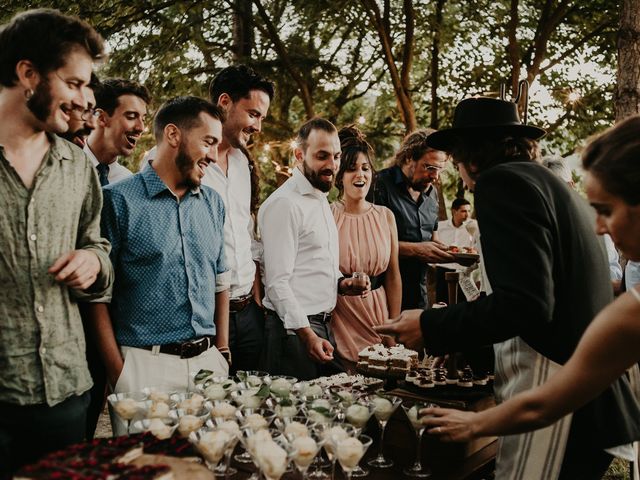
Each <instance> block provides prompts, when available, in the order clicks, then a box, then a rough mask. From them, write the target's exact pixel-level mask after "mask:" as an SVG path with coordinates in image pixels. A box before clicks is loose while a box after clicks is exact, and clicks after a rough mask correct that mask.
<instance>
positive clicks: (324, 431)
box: [309, 422, 357, 479]
mask: <svg viewBox="0 0 640 480" xmlns="http://www.w3.org/2000/svg"><path fill="white" fill-rule="evenodd" d="M314 430H315V431H316V432H317V435H318V438H320V439H321V440H323V441H324V445H323V447H324V451H325V453H326V454H327V458H328V459H329V462H331V478H332V479H333V478H335V474H336V461H337V457H336V442H337V441H338V440H342V439H345V438H349V437H355V436H357V431H356V428H355V427H354V426H353V425H349V424H346V423H340V422H332V423H321V424H316V425H315V427H314ZM309 478H324V473H322V470H320V469H317V470H316V471H315V472H314V473H311V474H310V475H309Z"/></svg>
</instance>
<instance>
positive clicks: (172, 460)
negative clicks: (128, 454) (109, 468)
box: [131, 453, 215, 480]
mask: <svg viewBox="0 0 640 480" xmlns="http://www.w3.org/2000/svg"><path fill="white" fill-rule="evenodd" d="M131 465H135V466H136V467H143V466H145V465H168V466H169V467H170V468H171V473H172V474H173V477H172V478H173V480H211V479H215V477H214V475H213V472H212V471H211V470H209V469H208V468H207V467H205V466H204V465H202V464H201V463H199V462H197V461H190V460H185V459H184V458H177V457H169V456H167V455H149V454H147V453H144V454H142V455H141V456H139V457H138V458H136V459H135V460H134V461H132V462H131Z"/></svg>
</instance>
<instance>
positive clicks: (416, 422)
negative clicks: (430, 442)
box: [402, 402, 437, 478]
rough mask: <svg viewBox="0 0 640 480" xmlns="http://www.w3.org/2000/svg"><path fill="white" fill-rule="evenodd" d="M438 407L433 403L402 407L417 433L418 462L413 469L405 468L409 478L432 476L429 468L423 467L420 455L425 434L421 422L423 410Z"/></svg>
mask: <svg viewBox="0 0 640 480" xmlns="http://www.w3.org/2000/svg"><path fill="white" fill-rule="evenodd" d="M430 407H437V405H435V404H433V403H426V402H415V403H414V404H413V405H412V406H408V405H404V404H403V405H402V409H403V410H404V411H405V413H406V414H407V418H408V419H409V422H410V423H411V426H412V427H413V429H414V431H415V432H416V442H417V447H416V460H415V462H413V465H412V466H411V467H408V468H405V469H404V470H403V471H402V473H404V474H405V475H407V476H409V477H415V478H427V477H430V476H431V471H430V470H429V469H428V468H424V467H423V466H422V462H421V460H420V455H421V453H422V434H423V433H424V430H425V426H424V425H423V424H422V422H421V421H420V418H421V417H420V411H421V410H422V409H423V408H430Z"/></svg>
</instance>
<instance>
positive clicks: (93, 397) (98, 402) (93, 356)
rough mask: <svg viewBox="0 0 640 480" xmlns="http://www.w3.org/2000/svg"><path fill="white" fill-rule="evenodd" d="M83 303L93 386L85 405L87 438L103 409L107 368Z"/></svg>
mask: <svg viewBox="0 0 640 480" xmlns="http://www.w3.org/2000/svg"><path fill="white" fill-rule="evenodd" d="M84 307H85V305H84V304H80V314H81V315H82V325H83V327H84V338H85V341H86V344H87V349H86V352H85V353H86V357H87V366H88V367H89V373H90V374H91V378H92V380H93V387H91V390H89V406H88V407H87V422H86V428H85V435H86V438H87V439H88V440H91V439H92V438H93V435H94V434H95V433H96V426H97V425H98V418H99V417H100V414H101V413H102V410H103V409H104V404H105V401H106V398H107V370H106V369H105V367H104V362H103V361H102V358H101V357H100V353H99V351H98V343H97V342H96V340H95V337H94V335H93V333H92V332H91V330H90V329H89V327H88V325H87V324H88V319H87V316H88V312H87V310H86V308H84Z"/></svg>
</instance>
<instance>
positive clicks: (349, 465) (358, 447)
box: [335, 435, 373, 480]
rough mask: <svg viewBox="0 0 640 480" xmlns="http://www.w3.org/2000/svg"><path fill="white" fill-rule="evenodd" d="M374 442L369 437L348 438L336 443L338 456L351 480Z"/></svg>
mask: <svg viewBox="0 0 640 480" xmlns="http://www.w3.org/2000/svg"><path fill="white" fill-rule="evenodd" d="M372 442H373V440H372V439H371V437H369V436H367V435H360V436H358V437H348V438H344V439H342V440H338V441H337V442H336V445H335V448H336V456H337V457H338V461H339V462H340V466H341V467H342V470H343V471H344V473H345V474H346V475H347V478H348V479H349V480H350V479H351V477H352V476H353V472H354V470H355V469H356V468H358V464H359V463H360V460H361V459H362V457H363V456H364V454H365V452H366V451H367V449H368V448H369V447H370V446H371V443H372Z"/></svg>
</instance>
